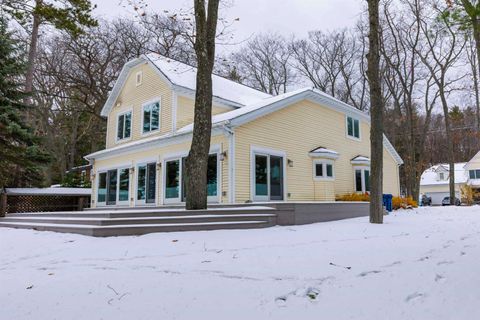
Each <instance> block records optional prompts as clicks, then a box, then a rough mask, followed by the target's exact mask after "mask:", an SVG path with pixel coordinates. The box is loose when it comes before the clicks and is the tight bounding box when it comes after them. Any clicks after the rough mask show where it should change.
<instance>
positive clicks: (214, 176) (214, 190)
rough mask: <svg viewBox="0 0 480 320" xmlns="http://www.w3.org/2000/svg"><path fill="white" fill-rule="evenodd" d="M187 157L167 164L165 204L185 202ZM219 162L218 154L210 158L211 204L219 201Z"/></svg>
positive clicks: (209, 192) (208, 171)
mask: <svg viewBox="0 0 480 320" xmlns="http://www.w3.org/2000/svg"><path fill="white" fill-rule="evenodd" d="M185 159H186V158H185V157H182V158H177V159H171V160H168V161H166V162H165V202H166V203H174V202H185V200H186V198H187V188H186V183H185V182H186V179H185ZM218 172H219V160H218V155H217V154H216V153H213V154H210V155H209V157H208V168H207V196H208V201H209V202H218V201H219V194H220V192H219V184H218Z"/></svg>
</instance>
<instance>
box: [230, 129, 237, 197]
mask: <svg viewBox="0 0 480 320" xmlns="http://www.w3.org/2000/svg"><path fill="white" fill-rule="evenodd" d="M228 134H229V137H228V152H229V154H228V193H229V202H230V203H231V204H234V203H235V131H233V130H231V129H229V131H228Z"/></svg>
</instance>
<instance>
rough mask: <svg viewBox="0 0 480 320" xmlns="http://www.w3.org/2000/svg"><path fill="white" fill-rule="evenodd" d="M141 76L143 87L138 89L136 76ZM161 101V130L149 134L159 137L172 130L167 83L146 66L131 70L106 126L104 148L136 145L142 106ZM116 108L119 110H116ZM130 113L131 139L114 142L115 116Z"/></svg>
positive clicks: (169, 91) (140, 86) (138, 136)
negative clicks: (127, 144)
mask: <svg viewBox="0 0 480 320" xmlns="http://www.w3.org/2000/svg"><path fill="white" fill-rule="evenodd" d="M139 71H141V72H142V73H143V81H142V84H141V85H139V86H137V85H136V81H135V76H136V74H137V72H139ZM157 98H160V105H161V116H160V130H159V131H157V132H155V133H152V134H150V135H149V136H153V135H161V134H165V133H168V132H171V130H172V91H171V89H170V87H169V85H168V83H167V82H165V81H163V80H162V79H161V78H160V76H159V75H158V73H157V72H156V71H155V70H154V69H152V68H151V67H150V66H149V65H148V64H146V63H145V64H141V65H138V66H136V67H134V68H133V69H132V70H131V71H130V74H129V75H128V77H127V80H126V82H125V84H124V86H123V88H122V90H121V92H120V94H119V96H118V99H117V101H116V102H115V103H114V106H113V108H112V110H111V111H110V114H109V115H108V122H107V141H106V148H107V149H108V148H111V147H114V146H116V145H120V144H122V143H125V142H130V141H135V140H138V139H141V138H142V131H141V122H142V104H144V103H146V102H149V101H152V100H154V99H157ZM117 105H118V106H117ZM129 109H133V114H132V137H131V139H129V140H127V141H120V142H118V143H117V142H116V136H117V133H116V128H117V116H118V114H119V113H122V112H124V111H127V110H129Z"/></svg>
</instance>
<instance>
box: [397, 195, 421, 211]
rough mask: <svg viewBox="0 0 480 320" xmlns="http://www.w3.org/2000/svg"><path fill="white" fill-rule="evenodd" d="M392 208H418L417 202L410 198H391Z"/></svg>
mask: <svg viewBox="0 0 480 320" xmlns="http://www.w3.org/2000/svg"><path fill="white" fill-rule="evenodd" d="M392 207H393V210H398V209H409V208H416V207H418V203H417V201H415V200H413V198H412V197H407V198H402V197H393V198H392Z"/></svg>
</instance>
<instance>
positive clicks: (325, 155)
mask: <svg viewBox="0 0 480 320" xmlns="http://www.w3.org/2000/svg"><path fill="white" fill-rule="evenodd" d="M332 151H333V150H330V151H312V152H309V153H308V155H309V156H310V157H312V158H322V159H331V160H336V159H338V157H339V156H340V155H339V154H338V152H336V151H333V152H332Z"/></svg>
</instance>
